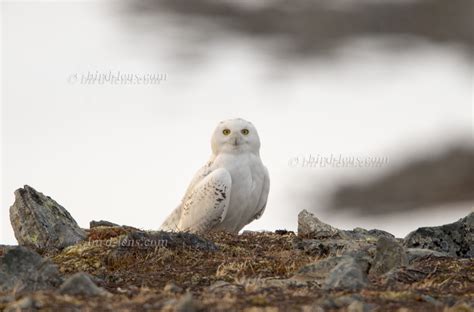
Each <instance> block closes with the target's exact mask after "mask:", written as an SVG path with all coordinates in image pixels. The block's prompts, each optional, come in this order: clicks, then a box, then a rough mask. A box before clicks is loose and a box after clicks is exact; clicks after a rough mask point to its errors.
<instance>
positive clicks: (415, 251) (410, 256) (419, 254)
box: [406, 248, 450, 263]
mask: <svg viewBox="0 0 474 312" xmlns="http://www.w3.org/2000/svg"><path fill="white" fill-rule="evenodd" d="M406 255H407V260H408V263H412V262H413V261H416V260H418V259H420V258H425V257H435V258H442V257H450V256H449V255H448V254H447V253H444V252H439V251H436V250H431V249H421V248H408V249H407V250H406Z"/></svg>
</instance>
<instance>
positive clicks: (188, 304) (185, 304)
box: [175, 293, 197, 312]
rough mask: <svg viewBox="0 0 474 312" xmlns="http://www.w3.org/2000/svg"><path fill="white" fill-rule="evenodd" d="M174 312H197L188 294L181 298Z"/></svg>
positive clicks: (191, 297)
mask: <svg viewBox="0 0 474 312" xmlns="http://www.w3.org/2000/svg"><path fill="white" fill-rule="evenodd" d="M175 311H176V312H194V311H197V307H196V303H195V302H194V299H193V296H192V295H191V294H190V293H187V294H185V295H184V296H183V297H181V298H180V299H179V300H178V302H177V303H176V306H175Z"/></svg>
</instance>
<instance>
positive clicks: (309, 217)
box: [298, 210, 345, 239]
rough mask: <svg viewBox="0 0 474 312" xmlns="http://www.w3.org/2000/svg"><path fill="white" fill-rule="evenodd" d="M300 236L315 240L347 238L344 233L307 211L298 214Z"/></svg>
mask: <svg viewBox="0 0 474 312" xmlns="http://www.w3.org/2000/svg"><path fill="white" fill-rule="evenodd" d="M298 236H299V237H303V238H313V239H327V238H343V237H345V235H344V233H343V231H341V230H339V229H336V228H335V227H332V226H330V225H329V224H326V223H324V222H322V221H321V220H319V219H318V218H316V217H315V216H314V215H313V214H312V213H310V212H308V211H307V210H303V211H301V212H300V213H299V214H298Z"/></svg>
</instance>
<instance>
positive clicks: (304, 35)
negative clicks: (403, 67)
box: [128, 0, 474, 59]
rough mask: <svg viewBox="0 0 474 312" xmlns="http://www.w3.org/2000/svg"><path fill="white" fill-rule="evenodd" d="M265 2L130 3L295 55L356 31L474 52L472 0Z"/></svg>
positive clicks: (399, 44) (139, 11)
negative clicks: (266, 41)
mask: <svg viewBox="0 0 474 312" xmlns="http://www.w3.org/2000/svg"><path fill="white" fill-rule="evenodd" d="M261 2H262V3H260V2H255V3H252V4H251V5H249V2H244V3H242V2H239V1H213V0H195V1H186V0H142V1H134V2H130V3H129V9H130V10H131V12H132V14H136V15H138V16H142V15H149V16H156V18H157V20H158V19H159V16H160V15H161V14H167V15H169V16H172V17H175V18H174V19H173V20H174V21H176V23H177V24H179V26H184V27H187V29H188V30H191V31H194V32H195V33H196V34H197V33H198V34H199V37H200V38H201V39H202V41H203V42H206V41H212V40H223V39H227V38H229V37H231V36H234V37H235V35H243V36H245V37H248V38H255V39H259V40H261V39H278V40H276V41H275V42H274V44H273V45H272V46H271V47H272V48H273V49H274V50H275V51H273V52H275V53H274V54H275V55H281V54H283V55H284V56H287V57H290V58H293V59H297V58H300V57H302V56H308V57H311V56H317V55H323V54H331V53H334V51H333V50H334V49H335V48H338V47H340V46H341V45H343V44H344V43H346V42H347V41H348V40H352V39H355V38H358V37H362V38H364V37H377V38H381V37H383V38H389V39H396V40H392V41H391V42H390V48H391V49H393V50H403V49H405V48H409V47H410V46H411V45H412V44H413V39H416V40H417V41H420V42H421V43H424V42H430V43H435V44H439V45H445V46H451V47H454V48H456V49H458V50H460V51H463V52H464V53H466V55H467V56H468V57H469V58H470V59H472V55H473V52H474V34H473V29H474V23H473V20H474V18H473V12H474V1H471V0H451V1H446V0H419V1H363V2H362V1H353V2H348V1H297V2H294V1H261ZM245 3H246V4H247V5H243V4H245ZM130 10H129V11H130ZM129 11H128V12H129ZM129 13H130V12H129Z"/></svg>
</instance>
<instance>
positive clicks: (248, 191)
mask: <svg viewBox="0 0 474 312" xmlns="http://www.w3.org/2000/svg"><path fill="white" fill-rule="evenodd" d="M211 147H212V155H211V157H210V159H209V161H208V162H207V163H206V164H205V165H204V166H203V167H202V168H201V169H200V170H199V171H198V172H197V173H196V174H195V176H194V178H193V179H192V181H191V183H190V185H189V187H188V189H187V190H186V193H185V195H184V197H183V199H182V200H181V204H180V205H179V206H178V207H176V208H175V209H174V211H173V212H172V213H171V214H170V215H169V216H168V218H167V219H166V220H165V222H164V223H163V224H162V226H161V228H160V229H161V230H163V231H183V232H184V231H186V232H193V233H202V232H208V231H213V230H222V231H227V232H231V233H238V232H239V231H240V230H241V229H242V228H243V227H244V226H245V225H247V224H249V223H250V222H252V221H253V220H255V219H258V218H260V216H261V215H262V214H263V211H264V210H265V206H266V204H267V197H268V192H269V189H270V179H269V176H268V170H267V168H266V167H265V166H264V165H263V163H262V160H261V159H260V152H259V151H260V139H259V137H258V133H257V130H256V129H255V127H254V126H253V124H252V123H250V122H248V121H246V120H243V119H240V118H239V119H230V120H225V121H221V122H220V123H219V124H218V125H217V127H216V129H215V130H214V133H213V135H212V139H211Z"/></svg>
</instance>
